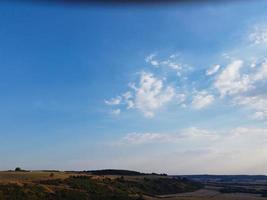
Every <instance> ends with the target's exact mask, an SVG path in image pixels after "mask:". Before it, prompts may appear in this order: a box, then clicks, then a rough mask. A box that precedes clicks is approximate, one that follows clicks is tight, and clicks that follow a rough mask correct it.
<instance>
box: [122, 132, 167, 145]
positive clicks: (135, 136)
mask: <svg viewBox="0 0 267 200" xmlns="http://www.w3.org/2000/svg"><path fill="white" fill-rule="evenodd" d="M171 140H172V137H171V136H170V135H167V134H160V133H129V134H127V135H126V136H125V137H123V139H122V142H123V143H130V144H145V143H151V142H168V141H171Z"/></svg>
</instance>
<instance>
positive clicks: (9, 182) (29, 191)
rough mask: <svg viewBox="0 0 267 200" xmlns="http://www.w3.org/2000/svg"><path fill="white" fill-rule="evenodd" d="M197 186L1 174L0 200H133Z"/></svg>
mask: <svg viewBox="0 0 267 200" xmlns="http://www.w3.org/2000/svg"><path fill="white" fill-rule="evenodd" d="M199 187H200V186H199V185H198V184H195V183H194V182H191V181H188V180H185V179H172V178H168V177H162V176H149V175H148V176H131V177H120V176H119V177H118V176H89V175H81V174H74V173H63V172H54V173H53V176H52V177H51V173H50V172H1V173H0V200H2V199H8V200H9V199H10V200H13V199H20V200H24V199H25V200H26V199H27V200H35V199H36V200H37V199H38V200H42V199H44V200H61V199H65V200H68V199H72V200H76V199H77V200H111V199H114V200H115V199H116V200H120V199H121V200H128V199H129V200H136V199H143V198H142V195H143V194H148V195H159V194H168V193H178V192H186V191H193V190H196V189H198V188H199Z"/></svg>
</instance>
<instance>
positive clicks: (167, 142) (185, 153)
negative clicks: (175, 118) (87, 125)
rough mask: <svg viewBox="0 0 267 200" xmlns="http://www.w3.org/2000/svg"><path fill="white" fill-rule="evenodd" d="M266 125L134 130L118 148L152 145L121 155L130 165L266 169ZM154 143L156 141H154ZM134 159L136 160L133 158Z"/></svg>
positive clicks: (181, 170)
mask: <svg viewBox="0 0 267 200" xmlns="http://www.w3.org/2000/svg"><path fill="white" fill-rule="evenodd" d="M266 142H267V129H266V128H253V127H237V128H234V129H231V130H228V131H226V130H225V131H219V132H218V131H213V130H205V129H199V128H187V129H185V130H181V131H180V132H178V133H131V134H127V135H126V136H124V137H123V138H122V139H121V140H120V145H118V148H122V149H124V151H125V150H126V149H127V148H131V146H134V145H138V146H140V148H142V147H141V146H142V145H143V146H146V145H147V144H151V145H150V149H149V150H147V149H145V150H144V149H143V150H142V151H134V152H132V151H130V152H129V153H127V155H125V157H123V158H121V159H123V160H124V162H123V163H127V167H128V168H134V167H137V166H138V169H139V170H147V169H149V170H154V171H161V170H162V169H164V170H165V171H166V172H168V173H171V174H177V173H179V174H187V173H225V174H227V173H267V170H266V169H265V168H264V166H266V164H267V158H266V153H267V147H266ZM153 144H154V145H153ZM159 146H160V147H162V148H159ZM132 159H134V161H132Z"/></svg>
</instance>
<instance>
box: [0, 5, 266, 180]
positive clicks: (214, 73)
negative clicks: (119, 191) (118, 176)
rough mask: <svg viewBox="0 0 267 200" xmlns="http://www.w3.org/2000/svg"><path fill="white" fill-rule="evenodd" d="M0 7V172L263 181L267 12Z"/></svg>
mask: <svg viewBox="0 0 267 200" xmlns="http://www.w3.org/2000/svg"><path fill="white" fill-rule="evenodd" d="M0 5H1V6H0V16H1V23H0V27H1V28H0V44H1V45H0V70H1V71H0V90H1V91H2V92H1V94H0V110H1V114H0V137H1V140H0V171H5V170H10V169H14V168H15V167H17V166H19V167H21V168H22V169H46V168H47V169H61V170H63V171H72V170H73V171H82V170H83V169H85V170H88V169H126V170H129V169H131V170H134V171H139V172H155V173H167V174H180V175H181V174H184V175H190V174H191V175H193V174H195V175H199V174H203V175H204V174H209V175H212V174H214V175H220V174H221V175H225V174H229V175H230V174H231V175H234V174H240V175H246V174H251V175H266V174H267V167H266V166H267V158H266V156H265V155H266V153H267V146H266V143H267V87H266V86H267V21H266V18H267V13H266V9H265V8H266V7H267V2H266V1H263V0H258V1H253V2H247V1H234V2H229V1H228V2H227V3H226V4H222V3H214V2H213V3H212V2H210V1H205V2H203V3H199V2H198V3H194V2H190V3H186V2H184V3H182V4H180V3H177V4H175V3H171V4H167V5H161V4H159V5H157V6H151V7H149V6H148V5H143V4H129V5H128V4H125V5H123V6H120V5H114V6H110V5H105V4H101V5H88V6H84V5H83V4H81V5H80V4H77V5H75V6H71V5H68V6H66V5H63V4H62V5H61V4H60V3H58V4H51V5H50V4H49V5H48V4H42V3H41V4H38V3H30V1H29V2H27V3H23V2H17V1H13V2H5V1H0ZM237 11H238V12H237Z"/></svg>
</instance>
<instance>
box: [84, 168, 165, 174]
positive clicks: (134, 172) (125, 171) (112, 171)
mask: <svg viewBox="0 0 267 200" xmlns="http://www.w3.org/2000/svg"><path fill="white" fill-rule="evenodd" d="M81 173H89V174H93V175H99V176H107V175H121V176H143V175H156V176H167V174H157V173H150V174H149V173H141V172H137V171H132V170H122V169H103V170H91V171H82V172H81Z"/></svg>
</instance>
